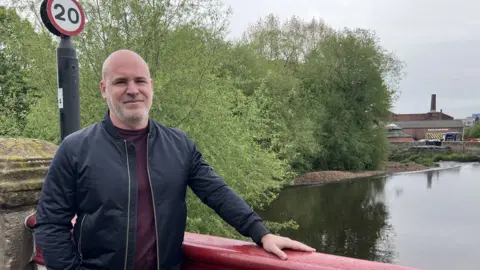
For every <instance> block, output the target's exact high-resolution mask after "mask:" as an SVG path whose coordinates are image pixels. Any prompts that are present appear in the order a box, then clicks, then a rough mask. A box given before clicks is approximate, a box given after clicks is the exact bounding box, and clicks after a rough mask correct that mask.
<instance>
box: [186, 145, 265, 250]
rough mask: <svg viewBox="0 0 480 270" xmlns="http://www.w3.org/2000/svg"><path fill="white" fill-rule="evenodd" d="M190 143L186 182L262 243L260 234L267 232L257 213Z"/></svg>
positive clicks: (224, 216) (242, 231)
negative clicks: (189, 159) (188, 172)
mask: <svg viewBox="0 0 480 270" xmlns="http://www.w3.org/2000/svg"><path fill="white" fill-rule="evenodd" d="M189 143H190V146H191V149H192V153H191V154H192V156H191V157H192V159H191V163H190V175H189V186H190V188H191V189H192V191H193V192H194V193H195V194H196V195H197V196H198V197H199V198H200V200H202V202H203V203H205V204H206V205H208V206H209V207H210V208H212V209H213V210H214V211H215V212H216V213H217V214H218V215H219V216H220V217H221V218H223V220H225V221H226V222H227V223H228V224H230V225H231V226H232V227H234V228H235V229H236V230H237V231H238V232H239V233H240V234H242V235H243V236H246V237H250V238H252V240H253V241H254V242H255V243H256V244H257V245H259V246H261V245H262V243H261V239H262V237H263V236H264V235H266V234H269V233H270V232H269V231H268V229H267V228H266V227H265V226H264V225H263V222H262V219H261V218H260V216H258V215H257V214H256V213H255V212H254V211H253V210H252V209H251V207H249V205H248V204H247V203H246V202H245V201H244V200H243V199H242V198H240V197H239V196H238V195H237V194H236V193H235V192H234V191H233V190H231V189H230V188H229V187H228V186H227V185H226V183H225V182H224V180H223V179H222V178H221V177H220V176H218V175H217V174H216V173H215V172H214V171H213V169H212V168H211V167H210V166H209V165H208V164H207V163H206V162H205V160H204V159H203V157H202V154H201V153H200V151H199V150H198V149H197V147H196V146H195V144H194V143H193V142H191V141H189Z"/></svg>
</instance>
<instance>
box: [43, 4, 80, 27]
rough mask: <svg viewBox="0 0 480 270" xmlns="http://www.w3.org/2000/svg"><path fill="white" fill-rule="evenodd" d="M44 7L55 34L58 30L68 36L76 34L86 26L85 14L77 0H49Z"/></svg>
mask: <svg viewBox="0 0 480 270" xmlns="http://www.w3.org/2000/svg"><path fill="white" fill-rule="evenodd" d="M43 8H44V9H45V10H44V12H45V13H46V15H47V17H48V23H49V24H51V25H48V26H53V28H54V29H50V30H51V31H52V32H54V34H58V33H55V32H56V31H58V32H59V33H61V34H63V35H66V36H75V35H78V34H80V32H82V30H83V28H84V27H85V14H84V12H83V10H82V8H81V7H80V4H79V3H78V2H77V1H76V0H47V1H46V6H45V5H44V6H43ZM45 13H44V14H45ZM45 19H47V18H45ZM49 28H51V27H49ZM54 30H56V31H54Z"/></svg>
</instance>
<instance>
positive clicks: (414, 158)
mask: <svg viewBox="0 0 480 270" xmlns="http://www.w3.org/2000/svg"><path fill="white" fill-rule="evenodd" d="M389 160H390V161H396V162H401V163H410V162H414V163H418V164H422V165H425V166H429V167H435V166H438V162H440V161H456V162H480V156H477V155H469V154H461V153H449V154H440V153H431V152H410V151H394V152H391V153H390V155H389Z"/></svg>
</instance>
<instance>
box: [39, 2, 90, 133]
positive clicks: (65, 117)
mask: <svg viewBox="0 0 480 270" xmlns="http://www.w3.org/2000/svg"><path fill="white" fill-rule="evenodd" d="M40 17H41V18H42V21H43V24H44V25H45V27H46V28H47V29H48V30H49V31H50V32H51V33H52V34H54V35H56V36H59V37H60V43H59V44H58V47H57V83H58V89H57V91H58V92H57V95H58V96H57V98H58V113H59V120H60V139H61V141H63V140H64V139H65V137H67V136H68V135H70V134H72V133H74V132H75V131H77V130H79V129H80V90H79V85H80V78H79V68H78V59H77V53H76V51H75V47H74V45H73V42H72V40H71V36H74V35H78V34H79V33H80V32H81V31H82V30H83V27H84V26H85V14H84V13H83V9H82V8H81V6H80V4H79V3H78V2H77V1H76V0H43V2H42V4H41V6H40Z"/></svg>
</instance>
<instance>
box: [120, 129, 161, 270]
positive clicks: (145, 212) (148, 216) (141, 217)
mask: <svg viewBox="0 0 480 270" xmlns="http://www.w3.org/2000/svg"><path fill="white" fill-rule="evenodd" d="M117 130H118V132H119V134H120V136H121V137H122V138H124V139H125V140H127V141H130V142H132V143H134V144H135V149H136V160H137V184H138V203H137V209H138V210H137V234H136V235H137V237H136V248H135V251H136V252H135V270H154V269H157V250H156V239H155V238H156V235H155V217H154V213H153V202H152V193H151V190H150V182H149V181H148V172H147V136H148V128H145V129H141V130H124V129H119V128H117Z"/></svg>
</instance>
